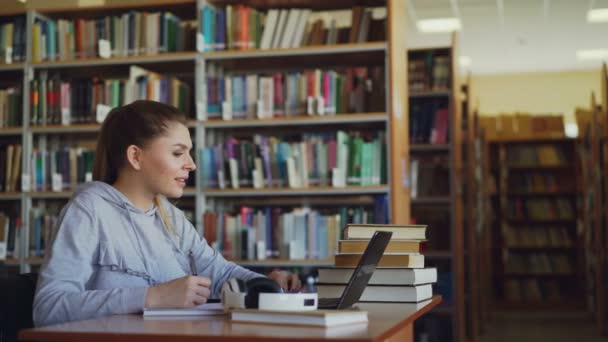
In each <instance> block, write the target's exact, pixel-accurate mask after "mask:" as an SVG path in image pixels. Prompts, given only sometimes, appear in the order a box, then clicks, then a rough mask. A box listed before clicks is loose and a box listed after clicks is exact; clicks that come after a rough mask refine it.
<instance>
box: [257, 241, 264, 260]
mask: <svg viewBox="0 0 608 342" xmlns="http://www.w3.org/2000/svg"><path fill="white" fill-rule="evenodd" d="M255 255H256V258H257V260H266V242H265V241H257V242H256V244H255Z"/></svg>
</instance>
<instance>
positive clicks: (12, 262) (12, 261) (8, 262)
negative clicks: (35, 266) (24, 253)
mask: <svg viewBox="0 0 608 342" xmlns="http://www.w3.org/2000/svg"><path fill="white" fill-rule="evenodd" d="M0 263H3V264H5V265H6V266H19V265H20V264H21V261H20V260H19V259H16V258H7V259H4V260H0Z"/></svg>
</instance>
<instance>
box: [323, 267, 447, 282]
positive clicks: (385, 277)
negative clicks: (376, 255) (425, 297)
mask: <svg viewBox="0 0 608 342" xmlns="http://www.w3.org/2000/svg"><path fill="white" fill-rule="evenodd" d="M354 270H355V268H354V267H332V268H319V283H324V284H347V283H348V282H349V280H350V278H351V276H352V274H353V272H354ZM435 282H437V269H436V268H419V269H411V268H377V269H376V270H375V271H374V274H373V275H372V277H371V278H370V280H369V283H368V284H369V285H421V284H430V283H435Z"/></svg>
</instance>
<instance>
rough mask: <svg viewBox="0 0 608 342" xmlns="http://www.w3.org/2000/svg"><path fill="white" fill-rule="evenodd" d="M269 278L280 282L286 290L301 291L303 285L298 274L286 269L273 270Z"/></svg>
mask: <svg viewBox="0 0 608 342" xmlns="http://www.w3.org/2000/svg"><path fill="white" fill-rule="evenodd" d="M268 278H270V279H272V280H274V281H276V282H277V283H279V285H280V286H281V288H282V289H283V290H285V291H290V292H291V291H299V290H300V288H301V287H302V282H301V281H300V277H298V275H297V274H293V273H289V272H285V271H272V272H271V273H270V274H268Z"/></svg>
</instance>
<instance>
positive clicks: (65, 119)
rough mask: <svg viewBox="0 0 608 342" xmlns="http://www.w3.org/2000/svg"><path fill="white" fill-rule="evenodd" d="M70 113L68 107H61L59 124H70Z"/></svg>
mask: <svg viewBox="0 0 608 342" xmlns="http://www.w3.org/2000/svg"><path fill="white" fill-rule="evenodd" d="M70 119H71V113H70V109H69V108H61V124H62V125H64V126H69V125H70Z"/></svg>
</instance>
